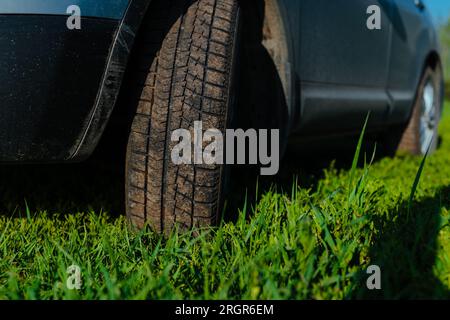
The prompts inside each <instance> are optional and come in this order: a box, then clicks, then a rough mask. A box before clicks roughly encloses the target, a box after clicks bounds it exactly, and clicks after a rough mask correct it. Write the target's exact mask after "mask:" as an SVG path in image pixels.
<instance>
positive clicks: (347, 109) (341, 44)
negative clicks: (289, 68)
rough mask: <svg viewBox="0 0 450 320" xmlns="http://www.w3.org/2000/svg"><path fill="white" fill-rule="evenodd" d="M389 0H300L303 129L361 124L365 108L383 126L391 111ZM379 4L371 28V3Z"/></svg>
mask: <svg viewBox="0 0 450 320" xmlns="http://www.w3.org/2000/svg"><path fill="white" fill-rule="evenodd" d="M389 1H390V0H333V1H330V0H301V1H299V2H300V26H299V28H300V30H299V39H298V41H300V46H299V54H298V57H297V60H298V61H297V66H298V67H297V72H298V74H299V76H300V82H301V88H300V90H301V96H302V101H301V106H300V108H301V110H300V113H301V117H300V118H301V120H300V124H299V127H298V129H299V130H301V131H308V132H316V133H320V134H323V133H326V132H336V131H342V130H353V129H356V128H361V126H362V124H363V122H364V118H365V116H366V115H367V113H368V112H369V111H370V112H371V121H370V124H371V125H374V126H375V125H380V124H381V123H383V121H384V120H385V118H386V116H387V115H388V113H389V104H388V100H389V99H388V96H387V93H386V84H387V79H388V75H389V73H388V71H389V46H390V35H391V22H390V19H388V13H389V10H390V4H389ZM372 5H376V6H377V7H378V8H379V9H380V18H381V28H380V29H375V30H371V29H369V28H368V27H367V21H368V19H369V18H370V17H371V14H368V13H367V12H368V8H369V7H370V6H372Z"/></svg>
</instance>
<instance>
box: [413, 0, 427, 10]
mask: <svg viewBox="0 0 450 320" xmlns="http://www.w3.org/2000/svg"><path fill="white" fill-rule="evenodd" d="M414 4H415V5H416V7H417V8H418V9H419V10H420V11H423V10H425V3H423V1H422V0H414Z"/></svg>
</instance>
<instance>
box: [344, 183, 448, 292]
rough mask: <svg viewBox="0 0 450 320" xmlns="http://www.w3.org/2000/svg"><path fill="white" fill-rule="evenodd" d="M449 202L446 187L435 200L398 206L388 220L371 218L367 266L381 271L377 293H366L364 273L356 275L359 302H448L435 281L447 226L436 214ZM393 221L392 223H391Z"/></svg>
mask: <svg viewBox="0 0 450 320" xmlns="http://www.w3.org/2000/svg"><path fill="white" fill-rule="evenodd" d="M449 201H450V187H445V188H443V189H441V190H440V192H438V196H436V197H435V198H426V199H423V200H421V201H419V202H417V201H416V202H414V203H413V205H412V207H411V213H410V216H409V217H408V213H407V212H408V209H407V208H408V203H407V202H402V203H400V204H399V205H398V208H399V209H398V211H397V212H392V213H390V214H389V215H390V217H380V216H376V217H374V219H373V221H372V222H373V224H374V230H376V231H375V232H376V234H377V236H376V237H375V239H374V245H373V246H372V248H371V249H370V253H369V256H370V261H371V262H370V263H371V265H377V266H379V267H380V269H381V283H382V289H381V290H373V291H371V290H368V289H367V287H366V280H367V278H368V277H369V275H367V274H366V273H361V274H360V275H359V276H358V280H357V281H356V283H357V284H358V285H357V286H356V288H355V290H354V292H353V294H354V295H355V297H357V298H360V299H450V291H449V289H448V288H447V287H446V286H445V285H443V284H442V282H441V281H440V280H439V279H438V278H436V276H435V274H434V270H433V268H435V267H436V259H437V250H438V246H439V243H438V237H439V232H440V231H441V230H442V228H444V227H448V221H442V218H441V216H440V211H441V209H442V207H444V205H443V204H445V203H449ZM393 221H394V222H393Z"/></svg>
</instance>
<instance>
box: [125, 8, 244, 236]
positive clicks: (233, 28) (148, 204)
mask: <svg viewBox="0 0 450 320" xmlns="http://www.w3.org/2000/svg"><path fill="white" fill-rule="evenodd" d="M238 24H239V7H238V4H237V0H198V1H193V0H173V1H167V0H155V1H153V2H152V4H151V7H150V9H149V13H148V16H147V17H146V20H145V23H144V26H143V29H142V31H141V35H140V36H139V37H138V40H137V41H138V42H137V47H138V49H137V54H136V55H135V58H136V59H137V61H138V63H134V65H135V66H137V67H135V71H134V72H135V76H136V79H139V80H136V82H137V84H136V86H135V89H136V95H137V96H138V98H137V99H136V104H137V110H136V114H135V116H134V120H133V122H132V126H131V130H130V136H129V141H128V146H127V157H126V211H127V216H128V217H129V219H130V220H131V221H132V223H133V224H134V225H136V226H137V227H139V228H141V227H143V226H144V225H146V224H147V223H148V224H149V225H150V226H151V228H152V229H153V230H155V231H157V232H161V233H166V234H168V233H170V232H171V231H172V230H173V228H174V227H175V226H178V227H179V228H180V230H189V229H191V228H193V227H203V226H211V225H214V224H215V223H216V222H217V221H218V217H219V216H221V213H222V212H221V207H222V204H223V196H222V195H223V181H224V170H225V169H224V168H225V167H224V166H223V165H220V164H214V165H205V164H201V165H200V164H199V165H195V164H192V165H191V164H189V165H184V164H183V165H175V164H174V163H173V162H172V160H171V150H172V148H173V147H174V146H175V145H176V144H177V143H178V142H171V135H172V132H173V131H174V130H176V129H187V130H189V131H190V132H191V134H192V133H193V128H194V121H202V123H203V129H204V130H206V129H207V128H216V129H219V130H221V131H222V132H223V131H224V130H225V129H226V128H227V126H228V123H229V118H230V114H231V112H232V110H231V109H232V108H233V105H234V103H233V83H234V77H235V76H234V74H235V72H234V69H235V68H234V66H235V60H236V44H237V41H238V38H239V37H238V36H239V31H238Z"/></svg>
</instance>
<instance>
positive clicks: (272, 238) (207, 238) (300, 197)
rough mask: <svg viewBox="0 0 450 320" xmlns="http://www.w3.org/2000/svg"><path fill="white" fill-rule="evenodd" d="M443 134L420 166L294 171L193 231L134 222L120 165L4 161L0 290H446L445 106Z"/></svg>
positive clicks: (291, 294)
mask: <svg viewBox="0 0 450 320" xmlns="http://www.w3.org/2000/svg"><path fill="white" fill-rule="evenodd" d="M440 132H441V141H442V143H441V147H440V149H439V150H438V151H437V152H436V153H435V154H433V155H432V156H430V157H428V158H427V159H426V162H425V165H424V167H423V172H422V173H421V174H420V175H418V172H419V173H420V170H419V169H420V168H421V163H422V159H421V158H418V157H411V156H405V155H399V156H397V157H396V158H394V159H390V158H386V159H381V160H377V161H375V162H374V163H372V164H371V165H369V164H367V165H366V166H364V165H362V166H361V165H360V166H358V167H354V166H352V165H351V160H350V165H348V166H347V167H345V166H344V167H340V166H336V165H334V164H333V163H331V164H330V165H328V166H327V168H326V169H323V168H322V169H321V170H320V171H319V172H317V171H314V172H306V173H302V168H300V170H299V171H300V174H299V175H297V176H295V177H293V178H292V177H291V178H292V179H291V181H292V183H291V184H290V185H289V188H287V187H286V184H284V185H281V184H276V183H275V184H272V186H271V188H267V187H264V188H262V187H261V188H259V187H258V189H256V187H255V189H254V190H249V189H248V190H247V191H248V193H249V194H250V193H252V194H253V195H252V196H251V197H250V196H249V197H248V199H249V200H247V201H244V200H242V198H244V197H243V196H242V194H241V196H242V197H241V200H242V201H241V203H240V205H239V208H240V209H234V208H228V209H226V210H225V212H227V214H228V216H232V217H233V218H228V219H227V220H226V222H224V223H223V224H222V225H221V226H220V227H218V228H214V229H210V230H202V231H200V232H196V233H198V234H197V236H195V237H193V236H192V235H191V234H185V235H177V234H176V233H174V234H173V235H172V236H171V237H169V238H168V239H163V238H161V237H160V236H158V235H157V234H154V233H152V232H151V231H150V230H144V231H141V232H137V231H135V230H132V229H130V228H129V226H128V224H127V221H126V219H125V218H124V216H123V215H121V213H122V205H121V204H122V200H123V199H122V198H123V196H122V192H123V190H122V183H121V179H118V177H121V175H122V172H121V169H118V168H121V167H120V166H119V167H118V168H117V167H114V166H108V165H106V164H104V163H103V164H102V165H101V166H99V165H98V163H97V162H95V161H91V162H90V163H88V164H84V165H68V166H45V167H42V166H39V167H37V166H30V167H18V166H11V167H8V166H4V167H1V168H0V177H1V180H0V192H1V193H0V213H1V216H0V299H60V298H64V299H76V298H81V299H100V298H101V299H173V298H180V299H181V298H195V299H203V298H205V299H305V298H314V299H348V298H450V213H449V211H448V210H449V208H450V165H449V164H450V106H447V107H446V113H445V115H444V119H443V122H442V125H441V129H440ZM370 156H371V155H370V154H368V155H367V159H368V160H367V162H370V161H369V160H370ZM361 158H364V155H363V154H361ZM107 163H109V162H107ZM418 177H420V181H419V184H418V185H417V190H415V188H414V187H413V186H414V185H415V183H414V182H415V181H416V180H417V178H418ZM417 181H418V180H417ZM412 191H415V192H412ZM412 193H413V197H412V198H411V194H412ZM235 197H236V195H235ZM229 211H233V212H236V213H237V214H235V215H233V214H232V213H231V214H230V212H229ZM71 265H77V266H79V267H80V269H81V281H82V285H81V289H80V290H69V289H68V287H67V285H66V283H67V279H68V277H69V275H68V274H67V268H68V267H69V266H71ZM370 265H378V266H379V267H380V270H381V282H382V289H381V290H375V291H370V290H368V289H367V286H366V280H367V278H368V275H367V272H366V271H367V268H368V267H369V266H370Z"/></svg>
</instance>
